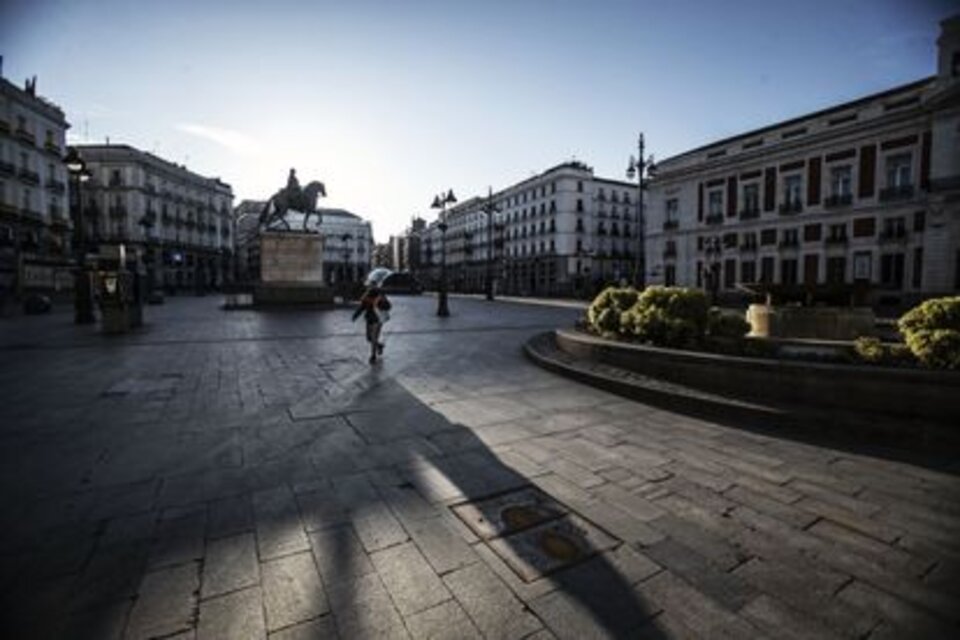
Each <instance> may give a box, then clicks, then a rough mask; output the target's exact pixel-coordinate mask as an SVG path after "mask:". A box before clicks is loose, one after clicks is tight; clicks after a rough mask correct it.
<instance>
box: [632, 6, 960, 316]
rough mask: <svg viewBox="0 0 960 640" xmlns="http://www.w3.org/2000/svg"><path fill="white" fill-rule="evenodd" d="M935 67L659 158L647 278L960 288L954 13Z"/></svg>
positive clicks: (829, 292)
mask: <svg viewBox="0 0 960 640" xmlns="http://www.w3.org/2000/svg"><path fill="white" fill-rule="evenodd" d="M938 49H939V51H938V69H937V75H935V76H932V77H929V78H924V79H922V80H918V81H916V82H912V83H910V84H907V85H903V86H899V87H896V88H893V89H890V90H888V91H884V92H881V93H878V94H874V95H870V96H866V97H864V98H861V99H858V100H854V101H852V102H847V103H844V104H840V105H836V106H831V107H828V108H826V109H823V110H821V111H817V112H815V113H811V114H807V115H803V116H800V117H797V118H793V119H790V120H788V121H785V122H779V123H776V124H772V125H770V126H767V127H763V128H761V129H757V130H754V131H749V132H746V133H743V134H740V135H737V136H734V137H731V138H727V139H724V140H720V141H717V142H713V143H710V144H708V145H705V146H702V147H699V148H697V149H693V150H691V151H688V152H685V153H682V154H679V155H677V156H674V157H671V158H668V159H666V160H663V161H661V162H659V163H658V165H657V169H658V171H657V175H656V177H655V178H654V180H653V181H652V182H651V183H650V188H649V192H648V196H649V200H648V209H647V216H646V221H647V227H646V234H645V238H646V239H645V249H646V255H647V264H648V266H649V269H650V272H651V275H650V276H648V282H652V283H662V284H667V285H683V286H697V287H703V288H706V289H708V290H712V291H713V292H714V293H715V294H719V295H720V296H721V297H723V296H725V295H726V296H731V297H732V296H736V295H738V294H740V293H742V292H743V291H744V289H752V290H768V291H774V292H779V293H780V294H781V295H783V296H785V297H794V298H800V299H802V298H804V297H806V298H807V299H811V298H814V299H816V298H817V297H821V298H825V299H829V298H832V299H838V300H844V299H848V300H849V299H859V300H861V301H864V302H870V303H874V304H891V305H907V304H912V303H913V302H915V301H917V300H918V299H922V298H925V297H929V296H932V295H939V294H944V293H950V292H956V291H957V290H958V289H960V18H952V19H950V20H946V21H944V22H943V23H942V31H941V36H940V39H939V41H938Z"/></svg>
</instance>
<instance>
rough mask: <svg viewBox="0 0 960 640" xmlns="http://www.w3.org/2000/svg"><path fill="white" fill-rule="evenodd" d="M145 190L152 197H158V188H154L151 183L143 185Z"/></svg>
mask: <svg viewBox="0 0 960 640" xmlns="http://www.w3.org/2000/svg"><path fill="white" fill-rule="evenodd" d="M143 190H144V191H146V192H147V193H149V194H150V195H152V196H155V195H157V188H156V187H155V186H153V185H152V184H150V183H149V182H148V183H147V184H145V185H143Z"/></svg>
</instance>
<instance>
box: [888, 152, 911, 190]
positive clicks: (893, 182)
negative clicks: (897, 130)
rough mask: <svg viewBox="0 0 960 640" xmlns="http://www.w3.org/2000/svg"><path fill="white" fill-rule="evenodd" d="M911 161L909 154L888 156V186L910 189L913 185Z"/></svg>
mask: <svg viewBox="0 0 960 640" xmlns="http://www.w3.org/2000/svg"><path fill="white" fill-rule="evenodd" d="M911 160H912V156H911V155H910V154H909V153H898V154H895V155H890V156H887V186H888V187H909V186H910V184H911V177H910V174H911V164H912V163H911Z"/></svg>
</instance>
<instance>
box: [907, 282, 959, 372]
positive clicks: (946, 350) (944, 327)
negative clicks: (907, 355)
mask: <svg viewBox="0 0 960 640" xmlns="http://www.w3.org/2000/svg"><path fill="white" fill-rule="evenodd" d="M897 324H898V327H899V329H900V333H902V334H903V337H904V340H905V341H906V343H907V346H908V347H909V348H910V351H911V352H912V353H913V355H914V356H916V358H917V359H918V360H919V361H920V362H922V363H923V364H924V365H926V366H928V367H933V368H937V369H960V296H954V297H951V298H935V299H932V300H927V301H926V302H924V303H922V304H920V305H918V306H916V307H914V308H913V309H911V310H910V311H908V312H907V313H905V314H904V315H903V317H902V318H900V321H899V322H898V323H897Z"/></svg>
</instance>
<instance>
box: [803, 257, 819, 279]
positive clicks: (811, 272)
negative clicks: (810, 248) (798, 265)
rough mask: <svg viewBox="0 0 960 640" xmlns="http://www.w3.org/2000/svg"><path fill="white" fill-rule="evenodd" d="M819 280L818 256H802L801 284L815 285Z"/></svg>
mask: <svg viewBox="0 0 960 640" xmlns="http://www.w3.org/2000/svg"><path fill="white" fill-rule="evenodd" d="M819 279H820V256H819V255H817V254H815V253H811V254H807V255H805V256H803V282H804V284H817V280H819Z"/></svg>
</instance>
